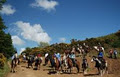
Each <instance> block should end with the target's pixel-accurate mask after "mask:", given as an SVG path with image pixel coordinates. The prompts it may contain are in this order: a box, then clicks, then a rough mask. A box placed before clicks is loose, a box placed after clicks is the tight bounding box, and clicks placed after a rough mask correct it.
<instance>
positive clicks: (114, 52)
mask: <svg viewBox="0 0 120 77" xmlns="http://www.w3.org/2000/svg"><path fill="white" fill-rule="evenodd" d="M113 54H114V58H115V59H117V50H116V49H114V51H113Z"/></svg>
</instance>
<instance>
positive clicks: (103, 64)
mask: <svg viewBox="0 0 120 77" xmlns="http://www.w3.org/2000/svg"><path fill="white" fill-rule="evenodd" d="M93 61H95V62H96V65H95V67H96V68H97V69H98V74H100V75H101V76H102V75H103V74H104V73H105V72H107V73H108V66H107V61H105V60H104V61H102V60H100V59H98V58H97V57H96V56H93V57H92V59H91V62H93Z"/></svg>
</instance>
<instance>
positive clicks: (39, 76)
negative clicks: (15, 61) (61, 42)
mask: <svg viewBox="0 0 120 77" xmlns="http://www.w3.org/2000/svg"><path fill="white" fill-rule="evenodd" d="M89 59H90V58H88V61H89V68H90V69H89V71H88V74H86V77H101V76H98V75H95V74H96V73H97V70H96V69H95V68H94V63H90V60H89ZM79 60H81V59H79ZM107 60H108V63H109V74H108V75H107V74H105V75H104V76H102V77H120V60H114V59H112V60H110V59H107ZM112 67H113V68H112ZM76 71H77V70H76V68H74V69H73V71H72V74H68V73H62V74H57V73H50V68H49V67H48V66H42V65H41V69H40V70H33V69H32V68H26V63H21V64H20V65H18V66H17V72H16V73H9V74H8V75H7V77H84V76H83V73H82V72H81V71H80V72H81V73H79V74H77V73H76Z"/></svg>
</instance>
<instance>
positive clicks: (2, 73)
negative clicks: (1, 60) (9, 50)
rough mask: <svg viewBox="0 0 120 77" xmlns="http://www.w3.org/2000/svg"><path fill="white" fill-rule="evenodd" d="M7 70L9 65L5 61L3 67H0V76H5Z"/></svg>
mask: <svg viewBox="0 0 120 77" xmlns="http://www.w3.org/2000/svg"><path fill="white" fill-rule="evenodd" d="M9 71H10V67H9V65H8V63H7V61H6V63H5V65H4V68H3V69H0V77H6V75H7V74H8V73H9Z"/></svg>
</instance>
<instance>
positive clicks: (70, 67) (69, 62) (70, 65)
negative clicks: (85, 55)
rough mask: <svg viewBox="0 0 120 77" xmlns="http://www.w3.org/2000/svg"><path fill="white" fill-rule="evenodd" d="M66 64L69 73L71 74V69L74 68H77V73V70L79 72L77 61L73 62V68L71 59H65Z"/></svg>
mask: <svg viewBox="0 0 120 77" xmlns="http://www.w3.org/2000/svg"><path fill="white" fill-rule="evenodd" d="M67 64H68V69H70V73H71V69H72V67H76V68H77V73H79V70H80V62H79V61H77V60H75V66H73V62H72V59H70V58H69V57H67Z"/></svg>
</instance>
